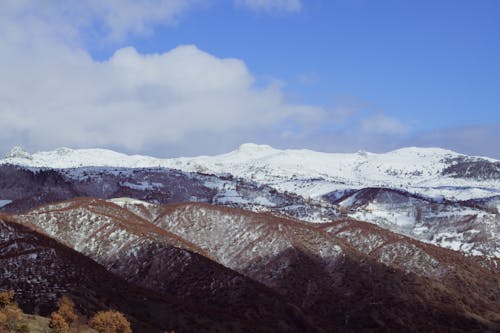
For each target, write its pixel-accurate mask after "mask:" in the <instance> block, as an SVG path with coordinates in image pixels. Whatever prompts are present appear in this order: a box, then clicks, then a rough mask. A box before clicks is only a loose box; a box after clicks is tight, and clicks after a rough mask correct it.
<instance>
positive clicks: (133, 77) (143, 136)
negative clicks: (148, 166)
mask: <svg viewBox="0 0 500 333" xmlns="http://www.w3.org/2000/svg"><path fill="white" fill-rule="evenodd" d="M85 3H86V4H87V3H90V1H87V2H85ZM171 3H174V2H171ZM179 3H180V2H179ZM28 4H31V5H32V4H33V3H32V2H19V3H18V2H14V1H7V2H2V6H3V7H2V8H0V12H1V14H0V73H2V80H1V81H0V120H1V129H0V145H1V147H0V150H2V151H6V150H8V149H9V146H12V145H16V144H21V145H24V146H26V147H27V148H28V149H51V148H55V147H57V146H71V147H89V146H102V147H111V148H116V149H121V150H126V151H129V152H133V151H135V152H145V151H148V150H149V149H150V147H155V149H156V150H159V149H161V147H169V149H171V150H172V149H173V148H172V147H175V149H174V150H176V151H183V150H185V151H193V152H194V151H195V150H193V149H192V148H193V146H194V145H197V144H198V142H199V140H200V138H201V136H202V135H203V136H205V137H206V139H204V141H205V142H204V143H205V144H206V143H207V142H211V143H212V144H214V145H218V146H219V147H214V149H212V151H215V150H217V149H220V146H224V148H227V145H228V143H227V142H225V141H224V138H231V140H233V141H232V142H235V141H236V142H238V141H241V140H245V141H246V140H247V139H250V138H251V137H252V134H255V133H257V132H259V133H263V132H266V131H269V132H274V131H282V127H286V126H288V124H289V125H290V126H302V125H307V126H309V125H310V124H312V123H318V122H319V121H320V120H321V119H323V117H324V110H323V109H322V108H319V107H313V106H307V105H297V104H291V103H288V102H287V101H286V99H285V97H284V93H283V91H282V87H281V86H280V85H278V84H268V85H265V86H262V84H259V85H258V87H257V85H256V84H255V82H254V81H255V78H254V76H253V75H252V73H250V72H249V71H248V69H247V67H246V65H245V63H244V62H243V61H242V60H239V59H230V58H219V57H216V56H214V55H211V54H209V53H206V52H204V51H202V50H200V49H198V48H197V47H196V46H193V45H184V46H179V47H176V48H174V49H172V50H169V51H167V52H164V53H159V54H140V53H138V52H137V51H136V50H135V49H134V48H132V47H126V48H121V49H119V50H117V51H116V52H115V54H114V55H113V56H112V57H110V58H109V59H108V60H106V61H102V62H99V61H96V60H94V59H92V57H91V56H90V55H89V53H88V52H87V51H85V50H84V49H83V48H82V47H81V45H83V44H80V43H79V41H78V38H76V42H75V41H73V40H72V39H71V38H70V37H71V36H79V35H80V34H81V31H80V30H78V29H80V28H78V26H77V27H76V28H74V29H73V28H71V24H70V20H69V21H68V18H67V17H72V15H69V16H64V17H63V16H61V15H57V14H54V13H53V9H50V10H49V9H48V10H47V12H46V17H45V18H43V19H41V18H40V16H39V15H37V16H36V17H35V16H31V15H30V14H29V12H30V10H28V9H27V8H31V9H32V10H34V9H33V8H38V7H36V6H35V7H29V5H28ZM96 6H97V5H96ZM92 8H98V7H92ZM2 10H3V11H2ZM65 15H66V14H65ZM89 15H90V14H89ZM172 15H173V14H172ZM52 16H53V17H54V19H53V20H51V19H49V18H50V17H52ZM103 17H105V16H101V18H100V19H103ZM141 17H142V16H141ZM141 20H142V19H140V20H139V21H141ZM149 20H150V18H149V17H148V18H144V20H142V22H143V23H144V22H149ZM61 21H62V22H63V23H62V24H60V22H61ZM110 22H111V21H110ZM123 22H128V23H126V24H124V25H121V24H116V25H115V24H114V23H113V24H111V23H110V27H111V26H113V27H114V28H112V29H111V30H110V31H112V32H113V34H118V35H119V34H120V33H127V32H131V31H134V32H139V31H140V30H141V29H142V28H137V27H139V26H140V24H139V25H134V24H132V23H131V22H134V20H132V21H129V20H124V21H123ZM80 24H81V25H82V26H83V25H85V24H87V23H85V22H82V23H80ZM144 24H146V23H144ZM146 25H147V24H146ZM59 26H60V27H61V30H63V31H62V32H57V30H58V29H57V27H59ZM210 137H212V138H213V139H211V138H210ZM193 140H196V141H193ZM232 145H234V144H232Z"/></svg>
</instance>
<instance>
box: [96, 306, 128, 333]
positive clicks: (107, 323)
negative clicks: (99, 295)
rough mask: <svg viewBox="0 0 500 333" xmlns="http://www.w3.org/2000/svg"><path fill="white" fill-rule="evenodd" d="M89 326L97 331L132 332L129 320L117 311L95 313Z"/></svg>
mask: <svg viewBox="0 0 500 333" xmlns="http://www.w3.org/2000/svg"><path fill="white" fill-rule="evenodd" d="M89 326H90V327H92V328H93V329H95V330H96V331H97V332H99V333H132V329H131V328H130V322H129V321H128V320H127V319H126V318H125V316H123V314H121V313H120V312H118V311H100V312H98V313H96V314H95V315H94V317H92V319H91V320H90V322H89Z"/></svg>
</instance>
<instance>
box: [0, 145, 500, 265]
mask: <svg viewBox="0 0 500 333" xmlns="http://www.w3.org/2000/svg"><path fill="white" fill-rule="evenodd" d="M175 169H177V170H175ZM375 185H376V186H377V187H373V186H375ZM498 193H500V162H498V161H496V160H493V159H489V158H483V157H469V156H465V155H461V154H458V153H455V152H452V151H448V150H443V149H435V148H404V149H400V150H396V151H393V152H389V153H386V154H372V153H363V152H358V153H355V154H328V153H318V152H313V151H309V150H277V149H274V148H272V147H270V146H264V145H255V144H244V145H242V146H240V148H239V149H238V150H236V151H233V152H231V153H228V154H223V155H218V156H211V157H209V156H202V157H195V158H177V159H155V158H152V157H147V156H128V155H124V154H120V153H116V152H113V151H109V150H103V149H82V150H72V149H68V148H61V149H57V150H55V151H51V152H40V153H35V154H32V155H31V154H29V153H27V152H25V151H23V150H21V149H20V148H15V149H13V150H12V151H11V152H10V153H9V154H7V156H6V158H4V159H3V160H1V161H0V209H1V210H4V211H12V212H22V211H26V210H29V209H31V208H34V207H36V206H37V205H42V204H47V203H51V202H57V201H60V200H66V199H69V198H74V197H79V196H89V197H96V198H102V199H111V198H116V197H131V198H135V199H140V200H145V201H148V202H151V203H179V202H187V201H194V202H204V203H210V204H216V205H225V206H230V207H237V208H242V209H247V210H252V211H266V212H271V213H273V214H276V215H280V216H288V217H292V218H296V219H300V220H304V221H310V222H321V223H325V222H330V221H333V220H337V219H339V218H344V217H351V218H355V219H358V220H363V221H368V222H371V223H374V224H377V225H379V226H381V227H383V228H386V229H389V230H392V231H395V232H398V233H401V234H404V235H407V236H410V237H413V238H415V239H419V240H421V241H424V242H428V243H432V244H436V245H439V246H442V247H446V248H450V249H454V250H459V251H462V252H464V253H467V254H472V255H483V256H489V257H496V258H498V257H500V237H499V233H500V214H499V207H500V200H499V198H500V196H499V195H498ZM459 199H460V200H459ZM464 199H466V200H464Z"/></svg>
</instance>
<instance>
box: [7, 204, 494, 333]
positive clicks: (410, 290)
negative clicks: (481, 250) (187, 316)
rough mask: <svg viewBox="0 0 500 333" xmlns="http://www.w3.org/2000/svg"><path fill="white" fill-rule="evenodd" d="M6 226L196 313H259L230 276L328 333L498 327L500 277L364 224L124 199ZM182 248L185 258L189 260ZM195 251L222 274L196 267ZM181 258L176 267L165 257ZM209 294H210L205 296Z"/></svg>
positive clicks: (41, 213)
mask: <svg viewBox="0 0 500 333" xmlns="http://www.w3.org/2000/svg"><path fill="white" fill-rule="evenodd" d="M12 219H13V220H15V221H17V222H18V223H22V224H24V225H28V226H30V227H32V228H37V229H38V230H40V231H43V232H45V233H47V234H48V235H50V236H51V237H54V238H55V239H57V240H59V241H61V242H63V243H65V244H66V245H68V246H70V247H72V248H74V249H75V250H77V251H79V252H81V253H83V254H86V255H87V256H89V257H91V258H94V259H95V260H96V261H98V262H100V263H101V264H103V265H104V267H107V268H108V270H110V271H111V272H113V273H115V274H117V275H119V276H121V277H124V278H125V279H127V280H128V281H129V282H130V283H134V284H137V285H140V286H141V287H145V288H148V289H152V290H155V291H156V292H158V293H160V294H165V295H167V294H170V295H173V296H175V297H176V298H181V299H185V300H189V299H190V298H196V299H197V300H198V302H199V303H200V305H207V306H208V305H209V304H212V305H214V306H218V305H220V306H223V305H224V302H226V303H225V304H226V306H227V307H228V309H231V310H233V311H236V312H237V313H240V312H242V311H244V309H238V306H241V304H248V302H250V303H251V304H259V309H260V310H259V311H258V313H260V311H264V308H263V307H262V306H263V305H261V304H266V302H264V300H265V298H264V300H262V299H258V298H255V296H252V297H250V299H251V301H249V300H248V299H247V297H248V296H247V295H248V294H249V293H250V292H249V291H248V290H247V289H245V287H244V286H245V282H244V281H245V280H242V281H241V282H236V281H234V282H233V283H232V284H227V283H226V282H225V281H228V280H227V279H224V275H223V274H222V273H221V271H222V267H227V268H228V269H230V270H231V271H233V272H234V273H233V274H236V275H237V274H241V276H245V277H246V278H247V279H249V280H250V281H257V282H258V283H261V284H262V285H265V287H263V286H262V287H260V289H256V290H264V289H262V288H268V289H269V290H270V291H272V292H273V293H276V296H275V297H276V299H278V300H279V299H284V300H286V302H289V303H290V304H293V306H294V307H295V310H292V308H293V307H292V308H290V310H289V311H292V312H291V313H292V314H294V313H296V315H295V317H298V318H304V316H303V315H301V316H299V314H300V313H305V314H308V315H309V316H311V317H312V318H313V322H314V323H316V325H317V326H318V327H320V328H322V329H324V330H325V331H327V332H330V331H346V332H351V331H360V330H385V331H409V330H414V331H433V330H437V331H441V330H444V329H453V330H454V331H456V332H471V331H478V332H479V331H488V330H492V331H494V330H495V329H498V328H499V326H498V325H499V322H498V320H499V318H498V316H497V315H498V313H500V308H499V307H498V304H500V302H499V301H500V292H499V291H500V288H499V287H500V280H499V277H498V274H497V273H496V272H495V271H494V270H489V269H487V268H486V267H487V265H486V264H484V265H480V264H479V263H477V262H476V261H474V260H471V259H468V258H466V257H464V256H462V255H460V254H459V253H457V252H453V251H449V250H444V249H441V248H439V247H435V246H432V245H428V244H424V243H421V242H418V241H416V240H413V239H410V238H408V237H404V236H402V235H397V234H393V233H390V232H388V231H386V230H384V229H381V228H377V227H375V226H372V225H370V224H366V223H363V222H358V221H350V220H346V221H338V222H333V223H331V224H313V223H306V222H300V221H295V220H290V219H286V218H280V217H277V216H274V215H271V214H268V213H253V212H249V211H244V210H240V209H234V208H228V207H221V206H216V205H208V204H201V203H182V204H176V205H155V204H151V203H146V202H141V201H137V200H129V199H119V200H116V199H115V200H111V201H103V200H96V199H74V200H70V201H66V202H62V203H58V204H51V205H47V206H44V207H40V208H38V209H35V210H33V211H30V212H28V213H25V214H20V215H15V216H13V217H12ZM148 223H149V224H148ZM146 225H147V228H146V227H145V226H146ZM358 229H359V230H361V231H358ZM141 230H143V231H144V232H142V233H140V234H137V235H136V234H135V232H138V231H141ZM160 230H161V231H160ZM145 231H148V232H151V233H154V234H155V236H154V237H152V236H148V234H147V233H146V232H145ZM349 234H352V235H355V236H352V235H351V236H349ZM137 237H139V238H140V239H144V238H147V237H152V238H154V239H156V242H157V243H158V244H163V246H167V244H174V245H175V249H171V251H170V253H168V255H165V256H161V253H162V252H158V251H157V252H155V251H142V252H141V251H140V250H141V249H143V248H146V249H147V247H146V246H145V245H144V244H143V242H144V240H143V241H141V242H139V241H138V238H137ZM141 237H142V238H141ZM162 237H164V238H163V239H162ZM100 239H104V240H105V241H99V240H100ZM108 243H110V244H108ZM171 246H172V245H171ZM188 248H189V249H191V251H193V252H189V255H187V254H186V251H188V250H187V249H188ZM175 251H177V252H175ZM194 251H197V252H194ZM176 253H180V254H176ZM182 253H184V254H183V255H182ZM197 253H199V254H200V255H201V254H203V255H204V256H205V258H207V259H210V260H213V261H215V262H216V263H218V264H219V265H221V266H220V267H221V268H218V269H216V268H213V266H210V265H209V261H208V260H202V258H199V259H196V258H198V254H197ZM178 257H182V258H183V260H182V261H181V262H179V261H178V260H174V259H175V258H178ZM186 257H188V259H186ZM478 260H479V259H478ZM117 262H118V263H117ZM120 262H123V264H122V265H121V266H120ZM212 265H213V264H212ZM142 267H146V268H142ZM197 267H198V269H197ZM162 269H165V271H163V272H162ZM236 272H237V273H236ZM131 273H132V274H131ZM221 274H222V276H221ZM225 274H226V275H227V274H229V273H225ZM240 279H241V278H240ZM229 281H233V280H231V279H230V280H229ZM246 283H248V282H246ZM162 284H163V285H162ZM464 285H467V286H468V288H466V289H465V290H464V288H463V286H464ZM207 286H210V287H211V288H215V289H209V291H207ZM253 288H257V285H256V286H254V287H253ZM245 290H246V291H245ZM210 291H211V292H212V294H210ZM244 291H245V292H244ZM278 295H279V296H278ZM263 302H264V303H263ZM286 302H285V303H286ZM415 309H419V311H417V312H415ZM246 311H248V310H246ZM266 311H267V310H266ZM274 311H276V310H274ZM247 313H248V312H247ZM266 313H267V312H266ZM247 315H250V314H247ZM276 315H277V316H278V317H281V316H283V315H286V312H285V313H283V312H281V313H278V314H276ZM307 323H308V322H307V321H303V323H302V324H301V325H307ZM305 327H307V326H305ZM308 329H309V330H308ZM308 329H305V330H306V331H310V329H312V326H309V328H308Z"/></svg>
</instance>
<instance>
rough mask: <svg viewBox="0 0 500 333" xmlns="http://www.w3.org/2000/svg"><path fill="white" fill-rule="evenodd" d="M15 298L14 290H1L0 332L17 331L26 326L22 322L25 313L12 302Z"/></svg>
mask: <svg viewBox="0 0 500 333" xmlns="http://www.w3.org/2000/svg"><path fill="white" fill-rule="evenodd" d="M13 298H14V291H13V290H7V291H2V292H0V333H3V332H17V331H19V330H23V329H21V328H24V326H23V325H21V323H20V321H21V318H22V314H23V313H22V311H21V309H19V307H18V306H17V304H15V303H13V302H12V300H13Z"/></svg>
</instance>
